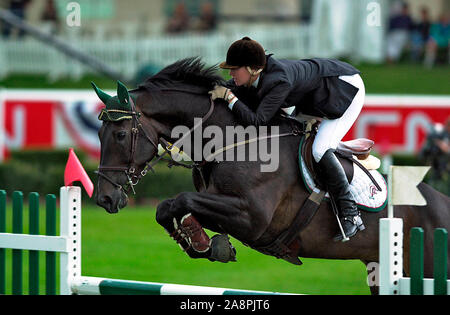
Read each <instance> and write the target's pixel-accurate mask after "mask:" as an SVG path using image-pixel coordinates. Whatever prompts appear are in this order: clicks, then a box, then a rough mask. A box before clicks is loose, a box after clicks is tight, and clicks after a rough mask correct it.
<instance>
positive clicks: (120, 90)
mask: <svg viewBox="0 0 450 315" xmlns="http://www.w3.org/2000/svg"><path fill="white" fill-rule="evenodd" d="M117 97H118V98H119V101H120V103H122V104H128V103H129V99H130V95H129V94H128V89H127V87H126V86H125V85H124V84H123V83H122V82H120V81H117Z"/></svg>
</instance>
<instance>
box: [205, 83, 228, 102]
mask: <svg viewBox="0 0 450 315" xmlns="http://www.w3.org/2000/svg"><path fill="white" fill-rule="evenodd" d="M228 93H230V89H227V88H226V87H224V86H220V85H216V86H215V87H214V90H212V91H209V92H208V94H211V98H212V100H213V101H214V100H215V99H218V98H222V99H224V100H227V96H228Z"/></svg>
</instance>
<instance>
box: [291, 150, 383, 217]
mask: <svg viewBox="0 0 450 315" xmlns="http://www.w3.org/2000/svg"><path fill="white" fill-rule="evenodd" d="M299 157H300V161H299V162H300V163H299V164H300V173H301V175H302V179H303V182H304V183H305V186H306V189H307V190H308V191H309V192H311V191H312V190H313V189H315V188H316V184H315V182H314V180H313V178H312V176H311V174H310V172H309V170H308V168H307V167H306V164H305V161H304V160H303V157H302V156H301V154H300V155H299ZM353 168H354V174H353V179H352V182H351V183H350V192H351V193H352V195H353V198H354V200H355V202H356V204H357V205H358V208H359V209H361V210H364V211H370V212H378V211H381V210H383V209H384V207H386V204H387V184H386V181H385V180H384V177H383V176H382V175H381V174H380V172H378V171H377V170H369V172H370V174H371V175H372V176H373V178H374V179H375V180H376V182H377V183H378V185H379V186H380V187H381V191H378V189H377V188H376V187H375V185H374V184H373V183H372V181H371V180H370V178H369V177H368V176H367V175H366V174H365V173H364V172H363V171H362V170H361V168H359V166H357V165H355V164H354V163H353ZM325 198H326V199H327V200H328V198H329V195H328V193H327V194H326V195H325Z"/></svg>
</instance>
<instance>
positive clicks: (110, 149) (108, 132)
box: [92, 82, 158, 213]
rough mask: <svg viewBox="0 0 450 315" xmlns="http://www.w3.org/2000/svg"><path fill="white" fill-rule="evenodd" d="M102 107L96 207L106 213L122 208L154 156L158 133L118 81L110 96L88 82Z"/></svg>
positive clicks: (156, 150) (132, 97)
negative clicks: (112, 94)
mask: <svg viewBox="0 0 450 315" xmlns="http://www.w3.org/2000/svg"><path fill="white" fill-rule="evenodd" d="M92 86H93V87H94V90H95V92H96V93H97V95H98V97H99V98H100V100H101V101H102V102H103V103H104V104H105V105H106V107H105V108H104V109H102V111H101V113H100V115H99V117H98V118H99V120H102V121H103V125H102V127H101V128H100V130H99V133H98V136H99V138H100V144H101V156H100V165H99V168H98V175H99V176H98V185H97V204H98V205H99V206H101V207H103V208H105V209H106V211H108V212H109V213H116V212H118V211H119V209H121V208H123V207H125V206H126V204H127V202H128V196H127V192H128V191H129V190H130V189H133V185H134V184H136V183H137V181H138V180H139V179H140V178H141V177H142V175H141V174H143V173H142V172H146V169H145V166H146V164H147V162H148V161H150V160H151V159H153V157H154V156H155V155H156V154H157V152H158V148H157V144H158V134H157V132H156V131H155V129H154V128H153V127H152V126H151V125H150V121H149V120H148V119H147V118H146V117H145V116H143V114H142V112H141V111H139V110H138V108H136V99H135V97H134V96H133V95H130V94H129V93H128V90H127V88H126V87H125V86H124V85H123V84H122V83H120V82H118V86H117V96H114V97H112V96H110V95H108V94H107V93H105V92H103V91H102V90H100V89H99V88H98V87H97V86H96V85H95V84H94V83H92Z"/></svg>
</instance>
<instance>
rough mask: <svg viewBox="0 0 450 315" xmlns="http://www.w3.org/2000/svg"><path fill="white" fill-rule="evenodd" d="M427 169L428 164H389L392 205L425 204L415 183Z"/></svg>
mask: <svg viewBox="0 0 450 315" xmlns="http://www.w3.org/2000/svg"><path fill="white" fill-rule="evenodd" d="M429 169H430V167H429V166H391V174H392V175H391V176H392V190H391V192H392V196H391V198H392V199H391V200H392V205H416V206H425V205H426V204H427V201H426V200H425V198H423V196H422V194H421V193H420V191H419V190H418V189H417V185H418V184H419V183H420V182H421V181H422V180H423V178H424V177H425V174H426V173H427V172H428V170H429Z"/></svg>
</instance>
